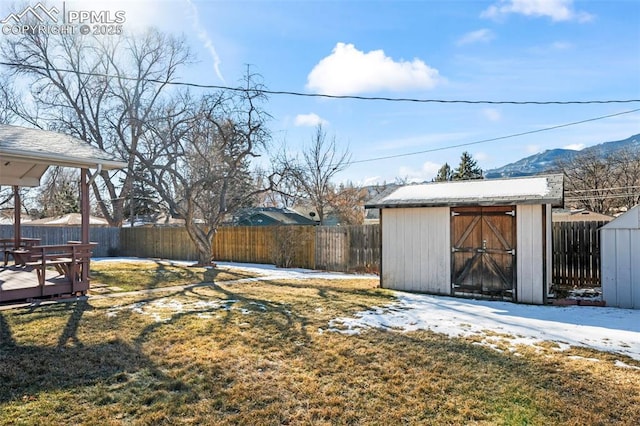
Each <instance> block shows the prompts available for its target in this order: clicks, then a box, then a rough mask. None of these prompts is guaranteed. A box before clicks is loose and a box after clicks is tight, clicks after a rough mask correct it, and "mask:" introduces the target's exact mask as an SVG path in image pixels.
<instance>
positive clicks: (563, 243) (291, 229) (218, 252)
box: [0, 222, 606, 287]
mask: <svg viewBox="0 0 640 426" xmlns="http://www.w3.org/2000/svg"><path fill="white" fill-rule="evenodd" d="M605 223H606V222H555V223H553V283H554V284H555V285H557V286H560V287H573V286H578V287H595V286H600V285H601V278H600V234H599V232H598V229H599V228H600V227H601V226H602V225H604V224H605ZM22 234H23V236H25V237H36V238H41V240H42V244H64V243H66V242H67V241H70V240H79V239H80V227H79V226H69V227H48V226H26V225H23V226H22ZM11 236H13V226H12V225H0V238H10V237H11ZM90 238H91V241H96V242H98V243H99V244H98V246H97V247H96V248H95V250H94V256H96V257H106V256H117V255H120V256H137V257H156V258H165V259H183V260H197V259H198V253H197V251H196V249H195V247H194V245H193V243H192V242H191V240H190V239H189V236H188V234H187V232H186V230H185V229H184V228H180V227H153V228H122V229H120V228H108V227H91V229H90ZM380 238H381V237H380V228H379V226H378V225H363V226H339V227H328V226H316V227H309V226H276V227H260V226H244V227H243V226H239V227H223V228H220V229H219V230H218V233H217V235H216V238H215V240H214V244H213V253H212V257H213V259H215V260H220V261H233V262H248V263H275V264H278V265H281V266H288V267H301V268H311V269H324V270H330V271H342V272H346V271H367V272H378V271H379V269H380V248H381V247H380Z"/></svg>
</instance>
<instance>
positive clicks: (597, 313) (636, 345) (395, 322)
mask: <svg viewBox="0 0 640 426" xmlns="http://www.w3.org/2000/svg"><path fill="white" fill-rule="evenodd" d="M395 294H396V295H397V297H398V302H396V303H393V304H390V305H388V306H385V307H383V308H380V307H373V308H371V309H369V310H366V311H363V312H359V313H357V314H356V315H355V316H354V317H344V318H336V319H333V320H331V321H330V322H329V328H328V330H330V331H334V332H339V333H343V334H348V335H354V334H358V333H360V332H361V331H364V330H367V329H370V328H378V329H385V330H397V331H401V332H409V331H415V330H431V331H433V332H436V333H441V334H445V335H447V336H451V337H476V338H480V339H481V342H482V343H483V344H485V345H487V346H490V347H491V346H495V339H496V337H498V338H499V339H500V340H501V341H502V343H503V344H506V345H508V346H509V347H511V348H516V347H517V346H518V345H530V346H537V345H539V344H540V343H541V342H544V341H549V342H555V343H556V344H557V349H558V350H565V349H567V348H568V347H569V346H583V347H589V348H593V349H596V350H600V351H607V352H615V353H620V354H624V355H627V356H629V357H631V358H633V359H636V360H640V310H631V309H619V308H603V307H586V306H566V307H559V306H539V305H520V304H516V303H509V302H498V301H484V300H469V299H457V298H452V297H444V296H429V295H421V294H410V293H402V292H395ZM487 331H491V332H490V333H487ZM496 331H499V333H500V334H499V335H498V336H496V335H495V332H496Z"/></svg>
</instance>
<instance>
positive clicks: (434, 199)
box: [365, 175, 564, 209]
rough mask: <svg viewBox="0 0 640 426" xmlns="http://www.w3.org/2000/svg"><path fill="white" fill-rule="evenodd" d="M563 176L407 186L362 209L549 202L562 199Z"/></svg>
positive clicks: (384, 194)
mask: <svg viewBox="0 0 640 426" xmlns="http://www.w3.org/2000/svg"><path fill="white" fill-rule="evenodd" d="M563 192H564V187H563V179H562V175H547V176H534V177H524V178H514V179H482V180H467V181H455V182H435V183H426V184H419V185H407V186H403V187H400V188H397V189H393V190H391V191H390V192H387V193H383V194H381V195H380V196H379V197H378V198H377V199H375V200H373V201H371V202H370V203H368V204H367V205H365V208H369V209H371V208H389V207H446V206H493V205H513V204H552V205H554V206H562V204H563V201H564V194H563Z"/></svg>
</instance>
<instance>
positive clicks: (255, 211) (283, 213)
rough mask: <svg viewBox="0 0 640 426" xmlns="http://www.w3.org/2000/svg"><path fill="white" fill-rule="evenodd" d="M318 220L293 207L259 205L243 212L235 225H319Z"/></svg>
mask: <svg viewBox="0 0 640 426" xmlns="http://www.w3.org/2000/svg"><path fill="white" fill-rule="evenodd" d="M317 224H318V222H317V221H315V220H313V219H311V218H308V217H306V216H304V215H302V214H300V213H298V212H297V211H295V210H293V209H287V208H283V209H281V208H276V207H257V208H252V209H246V210H244V211H243V212H241V213H240V214H239V215H238V217H237V219H236V221H235V225H238V226H278V225H306V226H313V225H317Z"/></svg>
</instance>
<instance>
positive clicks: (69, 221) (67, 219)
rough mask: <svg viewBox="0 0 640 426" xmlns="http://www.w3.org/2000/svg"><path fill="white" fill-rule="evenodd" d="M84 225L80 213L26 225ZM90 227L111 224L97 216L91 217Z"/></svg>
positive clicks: (40, 220) (34, 221)
mask: <svg viewBox="0 0 640 426" xmlns="http://www.w3.org/2000/svg"><path fill="white" fill-rule="evenodd" d="M81 224H82V215H81V214H80V213H68V214H65V215H63V216H56V217H45V218H43V219H35V220H32V221H30V222H27V223H25V225H29V226H31V225H43V226H73V225H81ZM89 225H94V226H96V225H97V226H107V225H109V222H107V220H106V219H103V218H101V217H96V216H89Z"/></svg>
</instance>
